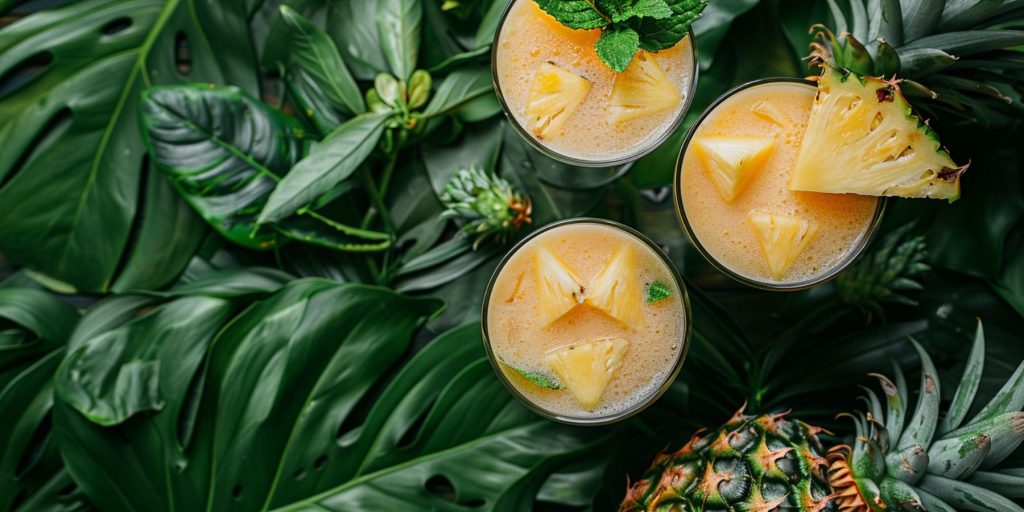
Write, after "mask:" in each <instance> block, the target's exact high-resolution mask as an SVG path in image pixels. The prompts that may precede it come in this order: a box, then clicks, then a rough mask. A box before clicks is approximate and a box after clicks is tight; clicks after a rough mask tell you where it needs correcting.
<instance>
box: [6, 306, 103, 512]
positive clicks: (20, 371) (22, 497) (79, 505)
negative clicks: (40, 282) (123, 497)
mask: <svg viewBox="0 0 1024 512" xmlns="http://www.w3.org/2000/svg"><path fill="white" fill-rule="evenodd" d="M77 321H78V313H77V312H76V311H75V310H74V309H73V308H71V307H70V306H68V305H67V304H65V303H63V302H62V301H61V300H60V299H58V298H57V297H55V296H52V295H49V294H47V293H46V292H43V291H40V290H34V289H27V288H4V289H0V418H4V421H2V422H0V510H19V511H22V510H23V511H26V512H28V511H32V510H44V509H46V510H61V511H70V510H85V509H88V508H91V507H89V505H88V500H86V499H85V498H84V496H82V494H81V493H80V492H78V491H77V489H76V488H75V485H74V482H72V481H71V479H70V478H69V476H68V474H67V472H66V471H65V470H64V464H63V462H61V458H60V453H59V452H58V451H57V447H56V446H55V444H54V442H53V438H52V436H51V434H50V421H51V420H50V409H51V405H52V403H53V390H52V386H51V381H52V380H53V374H54V371H55V370H56V369H57V365H59V364H60V361H61V358H62V357H63V356H64V344H65V343H66V342H67V339H68V336H69V335H70V334H71V331H72V329H73V328H74V326H75V323H76V322H77ZM62 493H63V495H62Z"/></svg>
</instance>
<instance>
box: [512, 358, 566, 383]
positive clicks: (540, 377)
mask: <svg viewBox="0 0 1024 512" xmlns="http://www.w3.org/2000/svg"><path fill="white" fill-rule="evenodd" d="M499 362H500V363H501V364H503V365H505V366H507V367H508V368H510V369H511V370H513V371H515V372H516V373H518V374H519V375H522V376H523V378H524V379H526V380H528V381H530V383H532V384H533V385H534V386H537V387H539V388H547V389H562V385H561V384H559V383H557V382H555V381H554V379H552V378H551V377H549V376H547V375H544V374H543V373H540V372H531V371H529V370H524V369H522V368H517V367H515V366H512V365H510V364H508V363H506V362H505V361H500V360H499Z"/></svg>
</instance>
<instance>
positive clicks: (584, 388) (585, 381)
mask: <svg viewBox="0 0 1024 512" xmlns="http://www.w3.org/2000/svg"><path fill="white" fill-rule="evenodd" d="M628 349H629V342H628V341H626V340H624V339H622V338H601V339H596V340H590V341H585V342H583V343H575V344H573V345H567V346H564V347H559V348H556V349H553V350H551V351H549V352H548V353H547V354H546V355H545V356H544V361H545V362H546V363H547V364H548V366H549V367H550V368H551V371H553V372H555V374H556V375H558V378H559V379H561V381H562V384H563V385H565V387H566V388H568V389H569V392H570V393H572V396H573V397H574V398H576V401H577V402H579V404H580V405H581V406H582V407H583V408H584V409H586V410H588V411H592V410H594V408H595V407H597V404H599V403H600V402H601V395H603V394H604V390H605V388H606V387H608V382H610V381H611V380H612V376H613V375H614V374H615V370H617V369H618V368H619V365H621V364H622V358H623V357H624V356H625V355H626V350H628Z"/></svg>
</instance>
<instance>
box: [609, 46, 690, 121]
mask: <svg viewBox="0 0 1024 512" xmlns="http://www.w3.org/2000/svg"><path fill="white" fill-rule="evenodd" d="M682 101H683V96H682V94H680V92H679V89H678V88H676V84H674V83H672V81H671V80H669V79H668V77H667V76H665V72H664V71H662V70H661V66H659V65H658V61H657V60H655V59H654V57H653V56H652V55H651V54H650V53H647V52H645V51H642V50H641V51H639V52H637V53H636V56H635V57H633V61H632V62H630V63H629V66H628V67H627V68H626V70H625V71H623V72H622V73H619V74H618V75H617V76H616V77H615V83H614V84H613V85H612V96H611V99H610V100H609V105H608V120H609V121H611V122H612V123H615V124H618V123H623V122H625V121H629V120H630V119H636V118H638V117H643V116H649V115H651V114H656V113H658V112H663V111H665V110H672V109H674V108H676V107H678V106H679V104H680V103H682Z"/></svg>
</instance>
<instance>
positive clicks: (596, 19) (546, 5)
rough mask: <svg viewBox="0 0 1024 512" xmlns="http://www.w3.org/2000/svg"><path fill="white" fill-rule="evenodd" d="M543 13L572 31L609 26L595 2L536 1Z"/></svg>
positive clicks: (573, 0) (582, 0) (576, 0)
mask: <svg viewBox="0 0 1024 512" xmlns="http://www.w3.org/2000/svg"><path fill="white" fill-rule="evenodd" d="M534 1H535V2H537V6H538V7H540V8H541V10H542V11H544V12H546V13H548V14H549V15H551V17H552V18H554V19H556V20H558V22H559V23H561V24H562V25H565V26H567V27H569V28H571V29H576V30H590V29H595V28H601V27H604V26H605V25H607V24H608V18H606V17H605V16H604V15H603V14H601V11H598V10H597V7H595V6H594V3H593V1H587V0H534Z"/></svg>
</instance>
